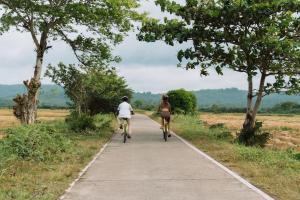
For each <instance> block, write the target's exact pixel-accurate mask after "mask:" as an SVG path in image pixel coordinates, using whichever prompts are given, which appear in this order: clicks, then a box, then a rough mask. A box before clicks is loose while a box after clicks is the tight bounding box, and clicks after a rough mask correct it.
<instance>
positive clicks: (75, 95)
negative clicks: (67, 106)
mask: <svg viewBox="0 0 300 200" xmlns="http://www.w3.org/2000/svg"><path fill="white" fill-rule="evenodd" d="M45 76H47V77H49V78H51V80H52V82H54V83H55V84H57V85H60V86H61V87H63V88H64V91H65V94H66V95H67V96H68V97H69V98H70V100H71V101H72V102H73V103H74V107H75V111H76V113H78V114H79V115H81V113H82V109H83V108H84V109H86V106H85V103H86V96H87V94H86V93H87V91H86V88H85V87H84V74H83V72H81V71H80V70H78V69H77V67H76V66H75V65H64V64H63V63H59V64H58V66H57V67H54V66H51V65H49V66H48V69H47V71H46V73H45ZM85 112H86V110H85Z"/></svg>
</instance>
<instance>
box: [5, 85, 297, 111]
mask: <svg viewBox="0 0 300 200" xmlns="http://www.w3.org/2000/svg"><path fill="white" fill-rule="evenodd" d="M25 91H26V88H25V87H24V86H23V85H0V107H11V106H13V101H12V99H13V98H14V97H15V96H16V94H22V93H24V92H25ZM192 92H193V93H194V94H195V95H196V97H197V102H198V106H199V107H202V108H205V107H210V106H212V105H218V106H222V107H227V108H242V107H245V105H246V96H247V91H245V90H239V89H236V88H228V89H206V90H198V91H192ZM160 98H161V94H153V93H151V92H135V93H134V95H133V99H132V102H134V101H137V100H141V101H143V102H144V103H146V104H151V105H156V104H158V102H159V101H160ZM39 101H40V107H67V106H68V102H70V101H69V99H68V97H67V96H66V95H65V94H64V89H63V88H61V87H60V86H57V85H43V86H42V89H41V92H40V98H39ZM287 101H290V102H295V103H298V104H300V95H292V96H288V95H285V94H271V95H269V96H266V97H265V98H264V100H263V103H262V108H270V107H273V106H274V105H276V104H279V103H283V102H287Z"/></svg>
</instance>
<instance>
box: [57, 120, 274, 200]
mask: <svg viewBox="0 0 300 200" xmlns="http://www.w3.org/2000/svg"><path fill="white" fill-rule="evenodd" d="M132 125H133V138H132V139H131V140H130V141H129V142H128V143H126V144H123V143H122V137H121V135H120V134H118V135H116V136H115V137H114V138H113V139H112V141H111V142H110V143H109V144H108V145H107V147H106V148H105V149H104V150H103V152H102V153H101V154H100V155H99V156H98V157H97V159H96V160H95V162H93V163H92V165H91V166H90V167H89V168H88V170H87V171H86V172H85V173H84V175H83V176H81V178H80V179H79V180H78V181H77V182H76V183H75V185H73V187H72V188H70V190H69V191H68V192H67V193H66V194H65V195H64V197H63V199H65V200H98V199H99V200H262V199H272V198H271V197H268V196H267V195H265V194H264V193H262V192H261V191H260V190H258V189H256V188H255V187H252V188H251V185H250V187H249V185H248V186H247V184H248V183H247V182H246V183H242V182H241V181H244V180H239V178H236V177H234V176H233V175H232V174H230V173H228V171H225V170H224V169H222V168H221V167H220V166H218V165H217V164H218V163H217V164H216V163H214V162H212V161H211V160H209V159H208V158H207V157H205V156H203V155H201V154H200V153H199V152H197V150H195V149H193V148H192V147H191V146H189V145H187V144H186V143H184V142H183V141H181V140H180V139H178V138H177V137H175V136H174V135H173V136H172V137H171V138H170V139H169V141H168V142H164V140H163V138H162V132H161V130H160V129H159V125H158V124H157V123H155V122H154V121H152V120H151V119H149V118H148V117H146V116H144V115H136V116H134V118H133V121H132Z"/></svg>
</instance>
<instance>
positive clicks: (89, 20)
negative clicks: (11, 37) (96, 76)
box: [0, 0, 144, 63]
mask: <svg viewBox="0 0 300 200" xmlns="http://www.w3.org/2000/svg"><path fill="white" fill-rule="evenodd" d="M138 6H139V1H138V0H100V1H94V0H93V1H90V0H82V1H77V0H72V1H66V0H63V1H53V0H26V1H24V0H0V9H1V10H2V12H1V14H0V33H3V32H6V31H8V30H9V28H11V27H15V28H16V29H17V30H18V31H26V32H30V33H31V35H32V39H33V40H34V42H35V44H36V48H37V49H39V48H41V49H47V47H46V46H45V45H47V44H48V43H49V42H51V41H52V40H63V41H65V42H66V43H67V44H69V45H70V46H71V47H72V49H73V51H74V53H75V55H76V56H77V58H78V59H79V61H81V62H82V63H84V60H85V58H86V57H89V56H92V57H96V56H99V60H102V62H106V63H108V62H111V61H116V59H114V58H113V56H112V55H111V48H112V46H114V45H117V44H119V43H120V42H122V40H123V37H124V36H125V35H126V33H127V32H128V31H129V30H131V29H132V28H133V23H132V22H133V20H141V19H142V18H143V17H144V15H142V14H139V13H138V12H137V11H136V8H137V7H138ZM43 34H44V38H42V35H43ZM38 37H40V39H39V38H38ZM41 39H44V40H45V39H46V40H45V41H44V40H43V41H42V40H41ZM43 46H45V47H43Z"/></svg>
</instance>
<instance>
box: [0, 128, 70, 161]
mask: <svg viewBox="0 0 300 200" xmlns="http://www.w3.org/2000/svg"><path fill="white" fill-rule="evenodd" d="M64 129H65V130H66V127H63V124H61V123H55V124H35V125H28V126H20V127H17V128H10V129H7V130H6V133H7V137H5V139H3V140H1V141H0V151H1V152H2V153H1V154H2V156H1V157H2V159H5V158H6V159H9V158H8V155H9V156H10V158H11V157H13V156H15V157H17V158H21V159H24V160H35V161H47V160H51V159H53V158H54V157H55V156H53V155H56V154H60V153H63V152H67V151H68V150H70V149H71V147H72V144H71V142H70V140H69V139H67V138H66V137H65V136H64V134H63V133H62V132H61V131H62V130H64ZM66 131H67V130H66ZM0 159H1V158H0ZM0 161H1V160H0Z"/></svg>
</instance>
